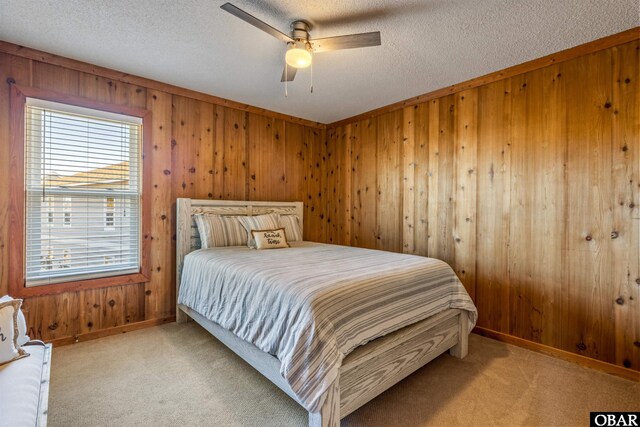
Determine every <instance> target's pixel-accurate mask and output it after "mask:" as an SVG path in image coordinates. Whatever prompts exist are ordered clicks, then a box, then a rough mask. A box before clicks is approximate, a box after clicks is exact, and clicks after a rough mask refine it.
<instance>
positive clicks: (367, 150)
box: [323, 40, 640, 370]
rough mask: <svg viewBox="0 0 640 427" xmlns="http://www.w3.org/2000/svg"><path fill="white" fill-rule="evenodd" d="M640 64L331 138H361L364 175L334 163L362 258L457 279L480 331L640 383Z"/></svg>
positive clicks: (612, 52)
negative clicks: (430, 265)
mask: <svg viewBox="0 0 640 427" xmlns="http://www.w3.org/2000/svg"><path fill="white" fill-rule="evenodd" d="M638 55H639V45H638V41H637V40H636V41H633V42H627V43H625V44H621V45H619V46H616V47H613V48H607V49H604V50H600V51H597V52H595V53H589V54H587V55H583V56H580V57H577V58H574V59H569V60H567V61H564V62H562V63H560V64H553V63H552V64H550V65H548V66H546V67H543V68H539V69H537V70H534V71H528V72H526V73H523V74H517V75H512V76H510V77H508V78H505V79H502V80H497V81H493V82H491V83H488V84H484V85H480V86H478V87H475V88H472V89H468V90H465V91H460V92H457V93H454V94H450V95H447V96H443V97H440V98H437V99H432V100H428V101H427V102H424V103H420V104H418V105H417V106H414V105H411V106H402V107H400V106H399V107H398V109H396V110H394V111H387V112H383V113H380V114H378V115H376V116H374V117H367V118H366V119H363V117H365V116H367V115H366V114H365V115H363V116H361V117H359V118H358V119H356V120H355V121H353V122H350V123H345V122H340V123H339V125H337V126H330V127H329V129H327V132H328V135H329V136H328V137H327V141H328V143H329V146H330V148H331V150H332V151H335V152H340V151H344V150H345V149H346V147H343V148H342V150H341V148H340V147H338V146H337V145H339V144H340V143H341V141H342V140H341V138H340V135H342V134H344V133H345V132H347V126H350V127H351V130H350V132H351V134H352V135H353V137H352V138H351V139H350V140H349V141H350V148H349V150H351V152H352V157H353V159H352V161H351V163H350V165H351V169H348V166H349V163H346V162H347V159H346V157H345V158H341V157H335V158H332V159H330V161H329V162H328V163H327V172H329V175H330V173H331V172H332V171H333V173H334V174H335V172H336V171H344V170H348V171H349V174H350V176H351V180H350V182H351V187H350V188H349V187H347V188H345V189H344V191H345V192H346V193H349V194H351V197H352V203H351V206H352V216H353V220H352V221H351V244H352V245H354V246H360V247H377V248H380V249H386V250H392V251H397V252H402V251H404V252H408V253H417V254H420V255H428V256H431V257H435V258H439V259H442V260H444V261H445V262H447V263H449V265H451V266H452V268H453V269H454V270H455V271H456V273H457V274H458V275H459V276H460V277H461V279H462V281H463V283H464V284H465V287H466V288H467V290H468V291H469V293H470V294H471V295H472V297H474V300H475V302H476V304H477V306H478V309H479V312H480V318H479V322H478V325H479V326H481V327H484V328H488V329H491V330H494V331H497V332H500V333H504V334H509V335H512V336H515V337H518V338H523V339H526V340H529V341H532V342H536V343H541V344H544V345H548V346H552V347H555V348H558V349H561V350H565V351H569V352H572V353H577V354H580V355H584V356H587V357H590V358H593V359H597V360H601V361H605V362H609V363H613V364H616V365H620V366H624V367H627V368H631V369H635V370H640V346H639V345H638V343H639V342H640V207H639V206H638V205H640V175H639V174H640V172H639V170H640V117H639V115H640V95H639V94H640V86H639V82H640V74H639V73H640V71H639V69H638V64H639V63H640V59H639V57H638ZM414 107H417V108H416V109H414ZM371 129H373V131H371ZM407 150H408V151H409V152H407ZM341 162H342V163H343V164H340V163H341ZM373 186H375V188H376V189H377V193H376V194H375V195H374V196H370V194H369V192H367V191H365V190H366V189H368V188H371V187H373ZM344 187H345V186H344V185H341V186H337V187H335V188H336V189H339V188H344ZM331 197H336V200H338V199H340V197H344V196H343V195H335V196H334V195H333V194H331ZM336 206H337V207H340V206H341V205H339V204H336V203H335V202H331V203H329V208H328V209H329V210H328V212H329V213H331V217H332V218H333V217H338V218H340V217H341V215H342V217H345V214H346V212H343V213H340V212H336V211H335V209H336ZM342 208H343V209H344V207H342ZM323 220H324V221H325V222H326V218H324V219H323ZM325 226H326V229H327V232H328V235H327V241H334V242H345V239H344V236H341V235H336V233H337V234H344V230H341V228H340V227H335V226H331V225H330V224H328V223H327V224H326V225H325ZM412 229H413V232H412V231H411V230H412ZM345 243H346V242H345Z"/></svg>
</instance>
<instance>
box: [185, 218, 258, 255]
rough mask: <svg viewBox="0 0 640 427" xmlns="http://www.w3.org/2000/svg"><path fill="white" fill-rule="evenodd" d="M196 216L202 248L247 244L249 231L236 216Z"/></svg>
mask: <svg viewBox="0 0 640 427" xmlns="http://www.w3.org/2000/svg"><path fill="white" fill-rule="evenodd" d="M194 218H195V220H196V225H197V226H198V233H199V234H200V246H201V247H202V249H207V248H216V247H221V246H244V245H246V244H247V232H246V231H245V229H244V228H243V227H242V225H240V222H238V217H236V216H224V215H212V214H197V215H194Z"/></svg>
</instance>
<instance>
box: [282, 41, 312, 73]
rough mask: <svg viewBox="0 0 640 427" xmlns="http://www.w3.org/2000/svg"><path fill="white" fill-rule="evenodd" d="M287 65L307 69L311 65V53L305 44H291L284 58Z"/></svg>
mask: <svg viewBox="0 0 640 427" xmlns="http://www.w3.org/2000/svg"><path fill="white" fill-rule="evenodd" d="M284 59H285V61H286V62H287V65H289V66H290V67H295V68H307V67H308V66H309V65H311V60H312V59H311V52H309V50H307V49H306V46H305V45H304V44H303V43H296V44H291V47H290V48H289V50H287V54H286V55H285V57H284Z"/></svg>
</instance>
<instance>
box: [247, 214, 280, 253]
mask: <svg viewBox="0 0 640 427" xmlns="http://www.w3.org/2000/svg"><path fill="white" fill-rule="evenodd" d="M279 219H280V215H278V214H266V215H255V216H239V217H238V221H240V224H242V226H243V227H244V229H245V230H247V238H248V239H247V246H249V247H250V248H255V247H256V242H255V241H254V240H253V236H251V231H252V230H275V229H277V228H280V224H279Z"/></svg>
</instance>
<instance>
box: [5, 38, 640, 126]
mask: <svg viewBox="0 0 640 427" xmlns="http://www.w3.org/2000/svg"><path fill="white" fill-rule="evenodd" d="M638 37H640V27H635V28H630V29H628V30H626V31H623V32H621V33H617V34H612V35H610V36H607V37H603V38H601V39H597V40H593V41H590V42H588V43H585V44H581V45H578V46H575V47H571V48H569V49H566V50H562V51H560V52H556V53H552V54H551V55H547V56H543V57H542V58H537V59H533V60H531V61H528V62H525V63H522V64H518V65H514V66H513V67H509V68H505V69H504V70H499V71H495V72H493V73H490V74H487V75H484V76H480V77H476V78H473V79H471V80H467V81H466V82H462V83H456V84H454V85H451V86H447V87H444V88H442V89H436V90H434V91H432V92H427V93H425V94H422V95H419V96H414V97H412V98H409V99H405V100H403V101H399V102H396V103H393V104H389V105H386V106H384V107H380V108H376V109H375V110H371V111H367V112H365V113H362V114H358V115H357V116H353V117H349V118H346V119H342V120H338V121H337V122H333V123H331V124H329V125H328V127H329V128H336V127H340V126H343V125H346V124H350V123H354V122H356V121H359V120H364V119H369V118H373V117H376V116H379V115H382V114H385V113H388V112H389V111H395V110H399V109H402V108H406V107H411V106H414V105H418V104H423V103H426V102H428V101H431V100H433V99H438V98H442V97H444V96H447V95H450V94H453V93H458V92H462V91H465V90H468V89H474V88H478V87H481V86H484V85H488V84H490V83H493V82H495V81H499V80H503V79H507V78H509V77H513V76H517V75H519V74H523V73H526V72H529V71H533V70H538V69H540V68H543V67H546V66H549V65H553V64H559V63H561V62H564V61H568V60H571V59H574V58H578V57H580V56H584V55H588V54H590V53H594V52H598V51H600V50H604V49H608V48H612V47H616V46H619V45H622V44H625V43H628V42H631V41H634V40H637V39H638ZM2 49H3V45H2V43H1V42H0V50H2ZM7 50H11V49H7Z"/></svg>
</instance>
